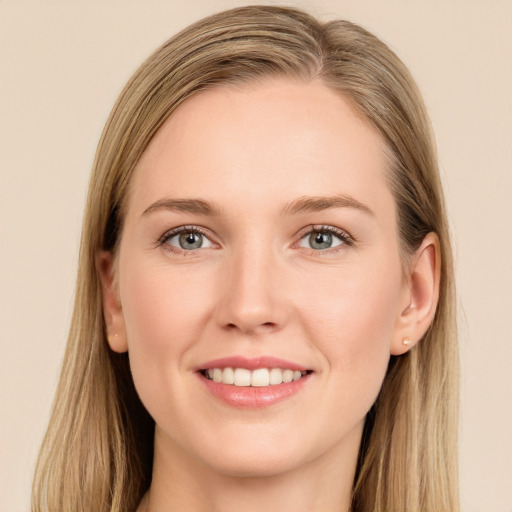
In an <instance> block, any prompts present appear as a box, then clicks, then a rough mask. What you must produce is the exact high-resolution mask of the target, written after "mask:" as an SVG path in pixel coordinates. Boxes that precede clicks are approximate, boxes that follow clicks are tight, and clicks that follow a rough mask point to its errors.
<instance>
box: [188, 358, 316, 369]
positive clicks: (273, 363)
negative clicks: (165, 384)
mask: <svg viewBox="0 0 512 512" xmlns="http://www.w3.org/2000/svg"><path fill="white" fill-rule="evenodd" d="M228 367H230V368H246V369H247V370H256V369H258V368H281V369H286V370H298V371H300V372H303V371H307V370H309V369H310V368H307V367H305V366H303V365H301V364H298V363H296V362H293V361H287V360H285V359H280V358H278V357H272V356H260V357H244V356H231V357H221V358H219V359H213V360H212V361H208V362H206V363H204V364H201V365H200V366H198V367H197V370H209V369H211V368H228Z"/></svg>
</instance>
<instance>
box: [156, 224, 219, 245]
mask: <svg viewBox="0 0 512 512" xmlns="http://www.w3.org/2000/svg"><path fill="white" fill-rule="evenodd" d="M186 232H192V233H199V234H201V235H203V236H205V237H206V238H208V240H210V241H211V242H213V240H212V238H213V237H212V235H211V234H210V233H211V231H210V230H209V229H206V228H204V227H203V226H198V225H197V224H191V225H186V226H177V227H175V228H171V229H168V230H167V231H166V232H165V233H164V234H163V235H162V236H161V237H160V238H159V239H158V242H159V243H163V242H165V241H166V240H168V239H169V238H172V237H173V236H176V235H179V234H180V233H186Z"/></svg>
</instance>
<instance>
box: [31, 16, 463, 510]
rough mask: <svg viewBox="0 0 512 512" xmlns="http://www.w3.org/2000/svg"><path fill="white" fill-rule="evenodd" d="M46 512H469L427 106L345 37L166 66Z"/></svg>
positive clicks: (84, 277) (150, 106) (304, 38)
mask: <svg viewBox="0 0 512 512" xmlns="http://www.w3.org/2000/svg"><path fill="white" fill-rule="evenodd" d="M76 297H77V298H76V304H75V310H74V316H73V321H72V326H71V332H70V337H69V342H68V347H67V351H66V356H65V361H64V365H63V371H62V376H61V380H60V384H59V388H58V391H57V397H56V402H55V406H54V410H53V414H52V419H51V422H50V427H49V429H48V433H47V435H46V438H45V441H44V445H43V449H42V452H41V456H40V460H39V464H38V468H37V471H36V479H35V484H34V495H33V510H34V511H36V510H37V511H39V510H41V511H42V510H52V511H55V510H66V511H91V510H94V511H130V510H131V511H135V510H137V511H138V512H145V511H148V512H155V511H160V512H165V511H170V510H190V511H193V510H204V509H207V508H208V509H209V510H222V511H229V510H235V509H236V510H247V511H249V510H260V509H261V508H262V507H265V506H273V507H279V508H280V509H283V510H290V509H292V508H293V509H294V510H309V511H311V510H322V511H330V510H337V511H348V510H351V511H365V512H366V511H375V512H376V511H383V510H386V511H388V510H389V511H412V510H414V511H423V510H424V511H430V510H436V511H450V512H453V511H456V510H458V503H457V469H456V460H457V454H456V447H455V435H456V418H457V393H456V391H457V352H456V339H455V320H454V305H453V301H454V289H453V270H452V263H451V250H450V242H449V237H448V229H447V221H446V214H445V210H444V204H443V197H442V190H441V185H440V181H439V175H438V169H437V163H436V157H435V148H434V144H433V141H432V137H431V135H430V130H429V124H428V120H427V116H426V113H425V111H424V108H423V104H422V100H421V97H420V95H419V92H418V90H417V88H416V86H415V85H414V82H413V80H412V78H411V77H410V75H409V73H408V71H407V70H406V69H405V67H404V65H403V64H402V63H401V62H400V61H399V59H398V58H397V57H396V56H395V55H394V54H393V53H392V52H391V51H390V50H389V48H387V47H386V46H385V45H384V44H383V43H382V42H381V41H379V40H378V39H377V38H375V37H374V36H373V35H371V34H369V33H368V32H366V31H365V30H363V29H362V28H360V27H358V26H356V25H353V24H351V23H348V22H344V21H332V22H328V23H321V22H319V21H317V20H315V19H314V18H312V17H310V16H309V15H307V14H305V13H303V12H301V11H298V10H294V9H289V8H279V7H246V8H240V9H235V10H231V11H227V12H224V13H220V14H218V15H215V16H212V17H210V18H206V19H204V20H202V21H200V22H198V23H196V24H195V25H193V26H191V27H189V28H188V29H186V30H184V31H183V32H181V33H180V34H178V35H177V36H176V37H174V38H173V39H171V40H170V41H169V42H167V43H166V44H164V45H163V46H162V47H161V48H160V49H159V50H157V51H156V52H155V53H154V54H153V55H152V56H151V57H150V58H149V59H148V60H147V61H146V62H145V63H144V64H143V65H142V67H141V68H140V69H139V70H138V71H137V72H136V73H135V75H134V76H133V77H132V79H131V80H130V82H129V83H128V84H127V86H126V87H125V89H124V91H123V92H122V94H121V96H120V98H119V100H118V102H117V104H116V106H115V107H114V110H113V112H112V114H111V116H110V118H109V120H108V122H107V125H106V127H105V130H104V133H103V136H102V139H101V141H100V144H99V147H98V151H97V155H96V161H95V164H94V170H93V174H92V177H91V182H90V190H89V196H88V201H87V208H86V213H85V218H84V229H83V238H82V246H81V256H80V264H79V278H78V286H77V296H76Z"/></svg>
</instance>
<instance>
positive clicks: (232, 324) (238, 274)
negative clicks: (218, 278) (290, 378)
mask: <svg viewBox="0 0 512 512" xmlns="http://www.w3.org/2000/svg"><path fill="white" fill-rule="evenodd" d="M221 286H222V293H221V300H220V302H219V304H218V319H219V323H220V324H221V325H222V326H223V327H228V328H231V329H238V330H240V331H242V332H244V333H255V332H259V331H261V330H268V329H276V328H279V327H280V326H281V325H282V323H283V322H284V311H285V309H286V308H285V305H284V302H283V296H282V289H281V287H280V284H279V262H278V257H277V254H276V251H275V248H274V245H273V244H272V242H270V241H267V242H265V241H264V240H262V239H261V238H260V239H259V240H255V239H254V237H252V240H251V237H248V239H247V240H244V241H240V243H238V244H236V245H235V246H233V249H232V251H231V254H230V256H229V257H228V258H226V261H225V262H224V269H223V280H222V284H221Z"/></svg>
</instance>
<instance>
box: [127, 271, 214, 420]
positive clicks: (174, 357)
mask: <svg viewBox="0 0 512 512" xmlns="http://www.w3.org/2000/svg"><path fill="white" fill-rule="evenodd" d="M123 270H124V273H123ZM197 285H198V280H194V282H191V281H190V278H189V277H187V273H186V272H183V271H178V272H177V271H175V270H171V269H170V267H169V266H165V265H162V264H161V263H155V262H150V263H149V264H148V263H146V262H139V264H137V261H130V264H129V265H128V264H127V266H126V267H125V268H124V269H123V268H122V267H121V272H120V293H121V303H122V308H123V317H124V322H125V327H126V333H127V339H128V351H129V356H130V366H131V370H132V374H133V379H134V382H135V386H136V389H137V391H138V393H139V395H140V397H141V399H142V401H143V403H144V404H145V405H146V407H147V408H148V410H149V411H150V412H152V413H157V412H158V411H159V410H160V409H162V407H165V409H166V410H171V409H172V403H173V400H179V396H180V393H182V392H183V390H182V389H181V388H182V386H183V381H182V380H180V379H179V378H177V376H178V375H180V374H182V373H183V371H186V370H187V367H186V364H187V357H186V356H187V354H188V353H189V350H190V349H191V347H193V346H194V343H195V342H197V339H198V335H199V333H200V332H201V330H202V329H203V326H204V317H205V315H204V311H205V310H206V309H207V308H208V305H207V303H206V301H207V299H208V297H209V296H210V294H209V293H207V291H205V290H204V289H203V290H202V292H201V293H198V292H197V290H198V288H197ZM172 397H174V399H173V398H172ZM169 407H171V409H169Z"/></svg>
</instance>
